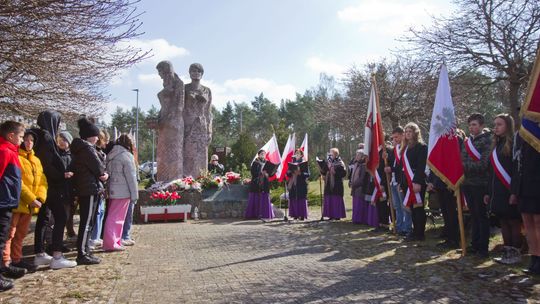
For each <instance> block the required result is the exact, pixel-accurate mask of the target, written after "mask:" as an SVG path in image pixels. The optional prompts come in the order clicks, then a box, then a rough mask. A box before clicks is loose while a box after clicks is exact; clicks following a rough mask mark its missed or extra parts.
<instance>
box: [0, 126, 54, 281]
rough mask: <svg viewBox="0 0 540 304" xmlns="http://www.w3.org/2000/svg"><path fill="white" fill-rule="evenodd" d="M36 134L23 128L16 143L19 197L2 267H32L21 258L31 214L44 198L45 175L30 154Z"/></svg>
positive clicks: (37, 159) (45, 194)
mask: <svg viewBox="0 0 540 304" xmlns="http://www.w3.org/2000/svg"><path fill="white" fill-rule="evenodd" d="M35 138H36V135H35V134H33V133H32V132H29V131H27V132H26V133H25V134H24V142H23V144H22V145H21V146H20V147H19V160H20V162H21V168H22V170H21V171H22V190H21V199H20V201H19V206H18V207H17V209H13V217H12V219H11V227H10V229H9V239H8V240H7V242H6V247H5V249H4V252H3V256H2V263H3V266H4V267H9V266H14V267H18V268H25V269H27V270H28V271H34V270H35V269H36V267H35V266H34V265H33V264H30V263H26V262H24V261H23V260H22V245H23V240H24V238H25V237H26V235H27V234H28V228H29V227H30V222H31V220H32V214H36V213H37V212H38V210H39V208H40V207H41V205H42V204H43V203H44V202H45V200H46V198H47V178H46V177H45V174H43V167H42V166H41V162H40V161H39V158H37V157H36V156H35V155H34V151H33V150H32V148H33V147H34V141H35Z"/></svg>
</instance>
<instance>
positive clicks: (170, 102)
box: [156, 61, 184, 181]
mask: <svg viewBox="0 0 540 304" xmlns="http://www.w3.org/2000/svg"><path fill="white" fill-rule="evenodd" d="M156 69H157V70H158V73H159V76H160V77H161V79H163V90H161V91H160V92H159V93H158V94H157V96H158V99H159V103H160V104H161V109H160V111H159V118H158V123H157V129H158V143H157V166H158V168H157V178H158V180H160V181H170V180H172V179H175V178H178V177H181V176H182V174H183V172H184V113H183V112H184V82H182V80H181V79H180V77H178V75H177V74H176V73H175V72H174V69H173V66H172V63H171V62H169V61H161V62H160V63H158V65H157V66H156Z"/></svg>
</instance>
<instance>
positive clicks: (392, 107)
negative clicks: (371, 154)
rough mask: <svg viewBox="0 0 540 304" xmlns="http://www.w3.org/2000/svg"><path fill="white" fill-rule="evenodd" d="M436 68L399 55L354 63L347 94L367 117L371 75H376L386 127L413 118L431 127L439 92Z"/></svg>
mask: <svg viewBox="0 0 540 304" xmlns="http://www.w3.org/2000/svg"><path fill="white" fill-rule="evenodd" d="M432 70H433V68H432V67H431V66H430V65H426V64H425V62H422V61H418V60H412V59H406V58H395V59H392V60H391V61H387V60H382V61H380V62H377V63H370V64H367V65H365V66H364V67H363V68H362V69H359V68H357V67H353V68H352V69H350V70H349V72H348V77H347V79H346V80H345V83H346V87H347V96H348V98H349V99H351V100H353V101H354V103H353V104H354V105H355V108H356V109H355V110H353V111H351V112H360V113H361V117H363V118H364V119H365V112H366V107H367V103H368V101H369V92H370V85H371V78H372V76H375V79H376V81H377V87H378V90H379V102H380V107H381V116H382V118H383V121H384V125H385V131H387V132H388V131H389V129H392V128H395V127H397V126H398V125H400V124H401V125H404V124H406V123H407V122H409V121H414V122H417V123H418V124H419V125H420V126H423V127H427V124H428V122H429V117H430V115H431V109H432V108H433V101H434V96H435V86H436V79H434V77H433V73H432Z"/></svg>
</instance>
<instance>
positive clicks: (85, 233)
mask: <svg viewBox="0 0 540 304" xmlns="http://www.w3.org/2000/svg"><path fill="white" fill-rule="evenodd" d="M77 123H78V125H79V135H80V137H81V138H75V139H74V140H73V143H72V144H71V153H72V154H73V169H74V176H73V179H74V184H75V192H76V194H77V196H78V197H79V206H80V225H79V234H78V237H77V251H78V254H77V264H78V265H91V264H99V263H100V260H99V259H98V258H97V257H95V256H93V255H92V254H91V253H90V248H89V246H88V241H89V240H90V233H91V231H92V227H93V225H94V214H95V213H96V208H97V204H98V201H99V198H98V197H99V195H100V193H101V192H102V191H103V184H102V182H104V181H106V180H107V179H108V177H109V176H108V174H107V173H105V164H104V163H103V162H102V161H101V160H100V158H99V157H98V155H97V151H96V147H95V144H96V142H97V140H98V136H99V129H98V127H96V126H95V125H94V124H93V123H92V122H91V121H89V120H88V119H86V118H81V119H79V121H78V122H77Z"/></svg>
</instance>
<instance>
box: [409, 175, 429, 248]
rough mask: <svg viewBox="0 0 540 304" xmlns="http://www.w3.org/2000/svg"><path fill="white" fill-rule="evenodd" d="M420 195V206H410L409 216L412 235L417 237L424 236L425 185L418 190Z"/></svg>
mask: <svg viewBox="0 0 540 304" xmlns="http://www.w3.org/2000/svg"><path fill="white" fill-rule="evenodd" d="M420 197H421V198H422V202H423V204H422V206H420V207H416V208H415V207H414V206H413V207H411V218H412V224H413V231H412V235H413V236H415V237H418V238H424V236H425V234H424V233H425V231H426V209H425V208H426V207H425V197H426V186H422V190H421V191H420Z"/></svg>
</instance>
